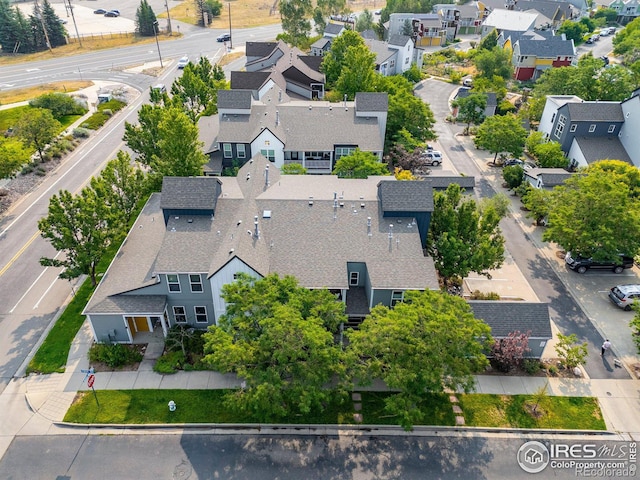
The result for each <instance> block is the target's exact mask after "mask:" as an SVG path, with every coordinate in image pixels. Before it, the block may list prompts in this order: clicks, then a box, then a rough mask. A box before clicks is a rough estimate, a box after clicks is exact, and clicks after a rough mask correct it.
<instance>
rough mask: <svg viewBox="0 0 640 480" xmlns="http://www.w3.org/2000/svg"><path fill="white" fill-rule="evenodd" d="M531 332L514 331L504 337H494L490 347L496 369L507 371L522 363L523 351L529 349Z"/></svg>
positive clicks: (525, 351)
mask: <svg viewBox="0 0 640 480" xmlns="http://www.w3.org/2000/svg"><path fill="white" fill-rule="evenodd" d="M530 334H531V332H527V333H520V332H519V331H517V330H516V331H514V332H511V333H509V335H508V336H506V337H504V338H496V339H495V342H494V344H493V346H492V347H491V356H492V357H493V363H494V364H495V365H496V367H497V368H498V370H500V371H502V372H508V371H510V370H512V369H513V368H515V367H519V366H520V365H522V361H523V358H524V355H525V353H527V352H528V351H529V346H528V345H529V335H530Z"/></svg>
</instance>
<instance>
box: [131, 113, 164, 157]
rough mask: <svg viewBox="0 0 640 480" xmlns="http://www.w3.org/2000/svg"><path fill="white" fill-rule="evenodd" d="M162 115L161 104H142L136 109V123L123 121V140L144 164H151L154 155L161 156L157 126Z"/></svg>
mask: <svg viewBox="0 0 640 480" xmlns="http://www.w3.org/2000/svg"><path fill="white" fill-rule="evenodd" d="M164 115H165V108H164V107H163V106H161V105H149V104H143V105H142V106H141V107H140V110H138V124H137V125H133V124H131V123H129V122H125V123H124V137H123V140H124V141H125V143H126V144H127V147H129V148H130V149H131V150H132V151H133V152H135V153H136V154H137V155H138V160H139V161H140V162H141V163H142V164H144V165H151V162H152V161H153V158H154V157H160V156H161V151H160V132H159V129H158V126H159V125H160V122H161V121H162V118H163V116H164Z"/></svg>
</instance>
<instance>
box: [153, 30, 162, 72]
mask: <svg viewBox="0 0 640 480" xmlns="http://www.w3.org/2000/svg"><path fill="white" fill-rule="evenodd" d="M153 33H154V35H155V36H156V46H157V47H158V58H159V59H160V68H164V65H162V55H161V54H160V43H159V42H158V21H157V20H156V21H155V22H153Z"/></svg>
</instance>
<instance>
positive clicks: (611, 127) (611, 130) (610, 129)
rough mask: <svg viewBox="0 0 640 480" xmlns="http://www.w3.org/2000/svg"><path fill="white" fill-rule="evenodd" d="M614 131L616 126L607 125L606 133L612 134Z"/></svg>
mask: <svg viewBox="0 0 640 480" xmlns="http://www.w3.org/2000/svg"><path fill="white" fill-rule="evenodd" d="M615 131H616V126H615V125H609V130H607V132H609V133H613V132H615Z"/></svg>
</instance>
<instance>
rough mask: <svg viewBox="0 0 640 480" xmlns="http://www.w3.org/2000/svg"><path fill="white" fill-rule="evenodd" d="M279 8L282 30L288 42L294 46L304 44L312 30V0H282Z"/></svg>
mask: <svg viewBox="0 0 640 480" xmlns="http://www.w3.org/2000/svg"><path fill="white" fill-rule="evenodd" d="M279 10H280V19H281V22H282V30H283V31H284V33H285V35H286V39H287V41H288V43H290V44H291V45H294V46H300V45H303V44H304V43H305V42H306V41H307V39H308V38H309V34H310V32H311V22H310V21H309V18H310V17H311V14H312V12H313V6H312V4H311V0H280V3H279Z"/></svg>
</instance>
